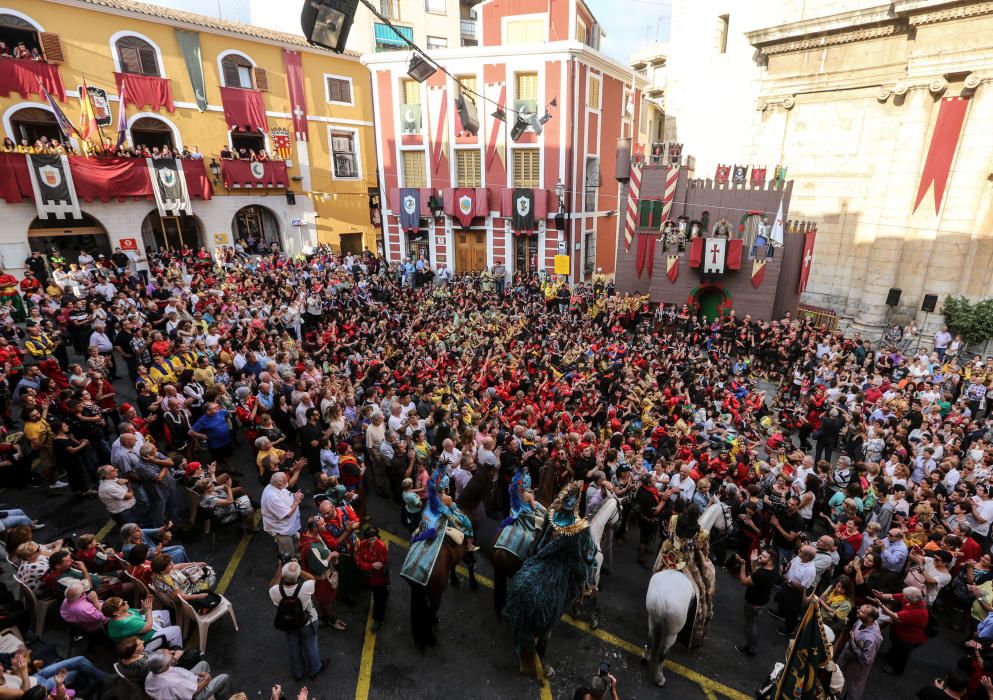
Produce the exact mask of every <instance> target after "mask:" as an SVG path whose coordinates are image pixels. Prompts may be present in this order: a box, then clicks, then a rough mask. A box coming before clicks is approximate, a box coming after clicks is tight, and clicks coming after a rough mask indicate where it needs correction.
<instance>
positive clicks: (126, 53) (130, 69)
mask: <svg viewBox="0 0 993 700" xmlns="http://www.w3.org/2000/svg"><path fill="white" fill-rule="evenodd" d="M118 50H119V55H120V57H121V72H123V73H138V74H141V57H140V56H139V54H138V49H135V48H132V47H130V46H120V47H118Z"/></svg>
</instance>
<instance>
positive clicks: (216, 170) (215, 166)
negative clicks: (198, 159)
mask: <svg viewBox="0 0 993 700" xmlns="http://www.w3.org/2000/svg"><path fill="white" fill-rule="evenodd" d="M208 167H209V168H210V174H211V175H213V176H214V184H215V185H219V184H221V166H220V164H219V163H218V162H217V161H216V160H214V159H213V158H211V159H210V165H209V166H208Z"/></svg>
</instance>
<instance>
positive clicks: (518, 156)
mask: <svg viewBox="0 0 993 700" xmlns="http://www.w3.org/2000/svg"><path fill="white" fill-rule="evenodd" d="M540 165H541V154H540V152H539V151H538V149H537V148H515V149H514V187H530V188H531V189H537V188H538V183H539V178H540V177H541V168H540Z"/></svg>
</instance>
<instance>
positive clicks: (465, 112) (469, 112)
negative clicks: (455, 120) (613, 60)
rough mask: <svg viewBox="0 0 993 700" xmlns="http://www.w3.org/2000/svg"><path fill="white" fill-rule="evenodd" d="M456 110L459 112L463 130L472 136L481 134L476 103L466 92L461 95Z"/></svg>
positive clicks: (456, 103)
mask: <svg viewBox="0 0 993 700" xmlns="http://www.w3.org/2000/svg"><path fill="white" fill-rule="evenodd" d="M455 109H457V110H458V113H459V121H460V122H461V123H462V128H463V129H464V130H465V131H466V132H467V133H469V134H471V135H472V136H475V135H476V134H477V133H479V115H478V113H477V112H476V102H475V101H474V100H473V99H472V98H471V97H469V96H468V95H466V94H465V93H464V92H463V93H459V98H458V99H457V100H456V101H455Z"/></svg>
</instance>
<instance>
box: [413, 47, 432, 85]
mask: <svg viewBox="0 0 993 700" xmlns="http://www.w3.org/2000/svg"><path fill="white" fill-rule="evenodd" d="M437 71H438V69H437V68H435V67H434V66H432V65H431V64H430V63H428V62H427V61H426V60H425V59H424V57H423V56H422V55H421V54H419V53H415V54H414V55H413V56H411V58H410V64H409V65H408V66H407V75H409V76H410V77H411V78H413V79H414V80H416V81H417V82H419V83H423V82H424V81H425V80H427V79H428V78H430V77H431V76H432V75H434V74H435V73H436V72H437Z"/></svg>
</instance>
